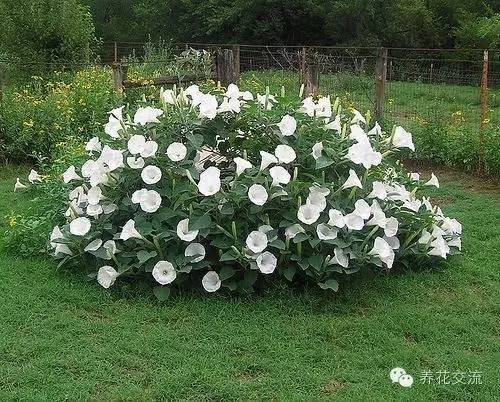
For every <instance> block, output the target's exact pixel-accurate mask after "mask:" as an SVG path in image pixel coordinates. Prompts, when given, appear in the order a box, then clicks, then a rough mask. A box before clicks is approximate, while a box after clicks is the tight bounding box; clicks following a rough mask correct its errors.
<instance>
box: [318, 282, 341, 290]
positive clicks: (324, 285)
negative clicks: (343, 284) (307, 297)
mask: <svg viewBox="0 0 500 402" xmlns="http://www.w3.org/2000/svg"><path fill="white" fill-rule="evenodd" d="M318 286H319V287H320V288H321V289H324V290H326V289H331V290H333V291H334V292H336V291H337V290H339V283H338V282H337V281H336V280H335V279H327V280H326V281H325V282H322V283H318Z"/></svg>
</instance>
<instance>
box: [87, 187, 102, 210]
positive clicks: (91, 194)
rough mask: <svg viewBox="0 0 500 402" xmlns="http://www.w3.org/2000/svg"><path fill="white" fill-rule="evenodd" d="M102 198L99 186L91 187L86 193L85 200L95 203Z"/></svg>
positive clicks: (91, 203)
mask: <svg viewBox="0 0 500 402" xmlns="http://www.w3.org/2000/svg"><path fill="white" fill-rule="evenodd" d="M101 199H102V190H101V188H100V187H97V186H96V187H91V188H90V190H89V191H88V193H87V201H88V203H89V204H90V205H97V204H99V201H101Z"/></svg>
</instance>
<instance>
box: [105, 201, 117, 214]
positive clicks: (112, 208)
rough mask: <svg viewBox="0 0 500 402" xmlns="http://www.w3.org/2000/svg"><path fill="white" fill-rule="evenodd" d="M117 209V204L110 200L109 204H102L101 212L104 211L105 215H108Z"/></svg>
mask: <svg viewBox="0 0 500 402" xmlns="http://www.w3.org/2000/svg"><path fill="white" fill-rule="evenodd" d="M117 209H118V205H116V204H113V203H112V202H111V203H109V204H104V205H103V206H102V212H104V213H105V214H106V215H109V214H111V213H113V212H115V211H116V210H117Z"/></svg>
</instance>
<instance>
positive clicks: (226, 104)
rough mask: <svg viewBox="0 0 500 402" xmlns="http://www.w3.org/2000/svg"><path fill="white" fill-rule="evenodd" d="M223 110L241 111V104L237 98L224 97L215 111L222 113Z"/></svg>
mask: <svg viewBox="0 0 500 402" xmlns="http://www.w3.org/2000/svg"><path fill="white" fill-rule="evenodd" d="M224 112H233V113H239V112H241V105H240V101H239V100H238V98H224V99H223V100H222V103H221V104H220V106H219V107H218V108H217V113H224Z"/></svg>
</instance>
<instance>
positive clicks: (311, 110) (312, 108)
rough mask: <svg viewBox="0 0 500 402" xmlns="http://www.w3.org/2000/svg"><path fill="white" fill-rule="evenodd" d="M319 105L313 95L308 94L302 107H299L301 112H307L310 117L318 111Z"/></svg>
mask: <svg viewBox="0 0 500 402" xmlns="http://www.w3.org/2000/svg"><path fill="white" fill-rule="evenodd" d="M316 109H317V105H316V103H314V100H313V98H312V97H311V96H308V97H307V98H305V99H304V100H303V101H302V107H301V108H300V109H299V111H300V112H303V113H305V114H307V115H308V116H309V117H313V116H314V114H315V113H316Z"/></svg>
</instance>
